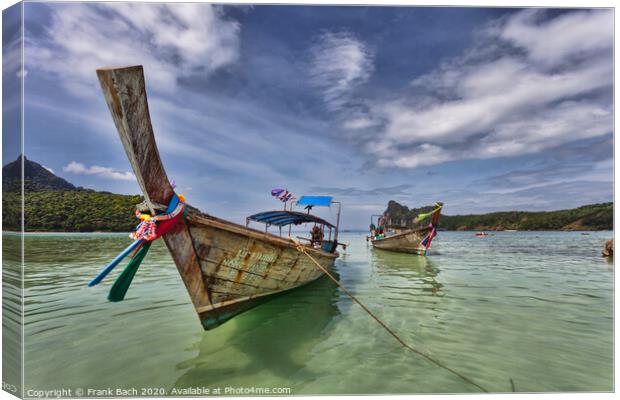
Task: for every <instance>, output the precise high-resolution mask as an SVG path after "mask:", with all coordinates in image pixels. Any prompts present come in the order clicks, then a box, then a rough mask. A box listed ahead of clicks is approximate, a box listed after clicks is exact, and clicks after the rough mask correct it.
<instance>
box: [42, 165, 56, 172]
mask: <svg viewBox="0 0 620 400" xmlns="http://www.w3.org/2000/svg"><path fill="white" fill-rule="evenodd" d="M42 167H43V168H45V169H46V170H48V171H49V172H51V173H52V174H55V172H54V170H53V169H51V168H50V167H46V166H45V165H43V166H42Z"/></svg>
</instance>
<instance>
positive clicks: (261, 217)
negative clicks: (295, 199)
mask: <svg viewBox="0 0 620 400" xmlns="http://www.w3.org/2000/svg"><path fill="white" fill-rule="evenodd" d="M248 220H252V221H257V222H262V223H264V224H269V225H276V226H285V225H291V224H294V225H299V224H305V223H308V222H314V223H317V224H322V225H326V226H329V227H330V228H335V226H334V225H332V224H330V223H329V222H327V221H325V220H324V219H322V218H319V217H316V216H314V215H311V214H306V213H302V212H297V211H283V210H280V211H265V212H262V213H258V214H254V215H250V216H249V217H248Z"/></svg>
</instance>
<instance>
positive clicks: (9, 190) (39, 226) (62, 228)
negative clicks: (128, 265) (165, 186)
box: [2, 156, 143, 232]
mask: <svg viewBox="0 0 620 400" xmlns="http://www.w3.org/2000/svg"><path fill="white" fill-rule="evenodd" d="M2 179H3V181H2V219H3V223H2V229H3V230H9V231H20V230H21V185H20V181H21V156H20V157H19V158H18V159H17V160H15V161H13V162H11V163H9V164H7V165H5V166H4V167H3V168H2ZM24 191H25V197H24V217H25V230H26V231H30V232H33V231H43V232H45V231H48V232H49V231H58V232H93V231H103V232H129V231H131V230H133V229H134V228H135V226H136V225H137V223H138V220H137V219H136V217H135V215H134V214H133V211H134V210H135V205H136V204H138V203H140V202H142V200H143V197H142V196H138V195H133V196H132V195H121V194H114V193H109V192H97V191H94V190H90V189H84V188H77V187H75V186H73V185H72V184H71V183H69V182H67V181H66V180H64V179H62V178H60V177H57V176H56V175H54V174H53V173H51V172H50V171H48V170H47V169H45V168H44V167H43V166H41V165H40V164H37V163H36V162H33V161H30V160H28V159H26V158H25V157H24Z"/></svg>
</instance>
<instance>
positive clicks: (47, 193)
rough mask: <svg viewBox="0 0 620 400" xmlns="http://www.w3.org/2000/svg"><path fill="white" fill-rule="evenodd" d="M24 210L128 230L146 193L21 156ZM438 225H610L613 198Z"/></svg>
mask: <svg viewBox="0 0 620 400" xmlns="http://www.w3.org/2000/svg"><path fill="white" fill-rule="evenodd" d="M21 157H22V156H20V157H19V158H18V159H17V160H15V161H13V162H11V163H9V164H7V165H5V166H4V167H3V168H2V218H3V221H4V222H3V226H2V229H3V230H5V231H20V230H21V212H20V210H21V172H20V164H21ZM24 190H25V199H24V215H25V230H26V231H27V232H129V231H132V230H133V229H134V228H135V226H136V223H137V222H138V221H137V220H136V218H135V216H134V215H133V212H132V211H133V210H134V208H135V205H136V204H138V203H140V202H142V201H143V200H144V198H143V197H142V196H140V195H122V194H115V193H110V192H98V191H95V190H91V189H85V188H82V187H76V186H74V185H73V184H71V183H69V182H67V181H66V180H65V179H63V178H61V177H59V176H56V175H54V174H53V173H52V172H50V171H48V170H47V169H46V168H44V167H43V166H42V165H41V164H38V163H36V162H34V161H31V160H28V159H27V158H25V157H24ZM432 209H433V207H432V206H429V207H421V208H413V209H409V208H408V207H406V206H404V205H401V204H399V203H397V202H396V201H394V200H390V201H389V203H388V206H387V209H386V210H385V213H387V214H388V215H389V216H390V220H391V224H392V225H397V226H412V225H413V222H414V219H415V217H416V216H417V215H418V214H420V213H423V212H429V211H430V210H432ZM439 229H441V230H476V231H482V230H513V229H515V230H611V229H613V203H602V204H591V205H586V206H582V207H579V208H574V209H570V210H559V211H546V212H529V211H504V212H495V213H489V214H477V215H443V216H442V217H441V219H440V221H439Z"/></svg>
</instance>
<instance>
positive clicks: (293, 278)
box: [97, 66, 340, 330]
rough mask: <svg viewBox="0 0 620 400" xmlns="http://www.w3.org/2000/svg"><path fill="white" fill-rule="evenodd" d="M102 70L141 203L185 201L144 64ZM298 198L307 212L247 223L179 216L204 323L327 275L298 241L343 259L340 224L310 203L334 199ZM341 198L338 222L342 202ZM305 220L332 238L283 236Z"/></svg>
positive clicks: (172, 245)
mask: <svg viewBox="0 0 620 400" xmlns="http://www.w3.org/2000/svg"><path fill="white" fill-rule="evenodd" d="M97 76H98V78H99V82H100V84H101V88H102V90H103V94H104V96H105V100H106V102H107V105H108V108H109V109H110V112H111V114H112V118H113V120H114V123H115V125H116V128H117V130H118V133H119V135H120V138H121V141H122V143H123V147H124V148H125V152H126V153H127V157H128V159H129V161H130V163H131V167H132V169H133V172H134V173H135V176H136V178H137V181H138V184H139V185H140V188H141V190H142V193H143V194H144V197H145V202H144V204H143V207H142V208H145V209H146V210H147V211H148V212H149V213H150V214H151V215H153V216H156V215H161V213H162V212H163V210H166V209H167V208H168V209H171V208H173V207H172V206H171V204H172V203H174V204H175V205H176V204H177V203H178V202H179V200H178V196H177V195H176V194H175V193H174V188H173V185H172V184H171V183H170V181H169V180H168V177H167V175H166V172H165V170H164V167H163V165H162V162H161V159H160V157H159V152H158V149H157V145H156V143H155V136H154V133H153V128H152V125H151V118H150V115H149V108H148V102H147V95H146V89H145V84H144V72H143V68H142V66H130V67H123V68H102V69H98V70H97ZM175 199H177V200H176V202H175ZM298 202H299V203H300V205H306V208H308V212H307V213H305V212H297V211H292V210H287V209H286V203H285V207H284V210H279V211H268V212H264V213H258V214H254V215H252V216H250V217H248V219H247V222H246V226H243V225H240V224H236V223H233V222H229V221H226V220H223V219H220V218H216V217H214V216H211V215H208V214H204V213H202V212H200V211H199V210H197V209H196V208H193V207H190V206H187V207H185V217H184V218H180V217H177V218H178V221H176V223H175V224H174V226H173V227H172V228H170V229H168V230H167V232H166V233H165V234H163V236H162V237H163V239H164V242H165V243H166V246H167V247H168V250H169V251H170V254H171V255H172V259H173V260H174V263H175V264H176V267H177V269H178V271H179V274H180V275H181V278H182V280H183V282H184V284H185V287H186V288H187V292H188V293H189V297H190V299H191V301H192V303H193V305H194V308H195V309H196V313H197V314H198V317H199V318H200V321H201V323H202V326H203V327H204V329H206V330H208V329H213V328H215V327H217V326H219V325H221V324H222V323H224V322H225V321H228V320H230V319H231V318H232V317H234V316H235V315H237V314H239V313H241V312H243V311H245V310H248V309H249V308H251V307H253V306H255V305H257V304H258V303H259V302H260V300H262V299H265V298H267V297H268V296H271V295H274V294H277V293H281V292H284V291H287V290H290V289H294V288H297V287H300V286H303V285H306V284H308V283H310V282H312V281H315V280H316V279H318V278H320V277H321V276H322V275H323V274H324V273H323V272H322V271H321V269H319V268H317V266H316V265H314V264H313V262H312V261H311V260H310V258H309V257H308V255H306V254H303V252H301V251H299V246H302V245H303V246H304V247H303V249H304V251H305V252H307V253H308V254H309V255H311V256H312V258H314V260H316V261H317V262H318V263H319V264H320V265H321V266H322V267H324V268H326V269H328V268H331V267H332V266H333V264H334V261H335V260H336V258H337V257H338V252H337V251H336V248H337V246H338V244H339V243H338V224H336V225H332V224H331V223H329V222H327V221H325V220H323V219H321V218H319V217H317V216H314V215H311V214H310V209H311V208H312V207H313V206H315V205H318V206H321V205H330V204H334V203H336V202H333V201H332V200H331V198H330V197H325V196H311V197H306V198H305V199H304V198H303V197H302V198H300V199H299V201H298ZM336 204H338V222H339V219H340V218H339V217H340V204H339V203H336ZM291 208H292V207H291ZM252 221H256V222H261V223H264V224H265V230H264V231H261V230H258V229H254V228H251V227H249V223H250V222H252ZM299 224H314V226H320V227H321V229H322V230H323V231H324V230H325V228H326V227H327V228H329V238H328V239H326V240H322V238H321V240H320V241H319V242H318V243H317V242H316V241H315V240H312V239H309V240H308V241H307V242H304V243H303V244H301V242H299V241H297V240H294V239H292V238H291V237H290V229H289V236H288V237H286V236H284V237H283V236H282V234H281V231H282V227H283V226H289V227H290V226H291V225H299ZM270 226H277V227H279V229H280V235H275V234H272V233H269V232H268V228H269V227H270ZM332 230H335V232H334V235H333V238H332ZM136 242H137V241H136ZM127 253H128V252H127ZM135 257H136V256H134V258H135ZM106 273H107V272H106Z"/></svg>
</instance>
